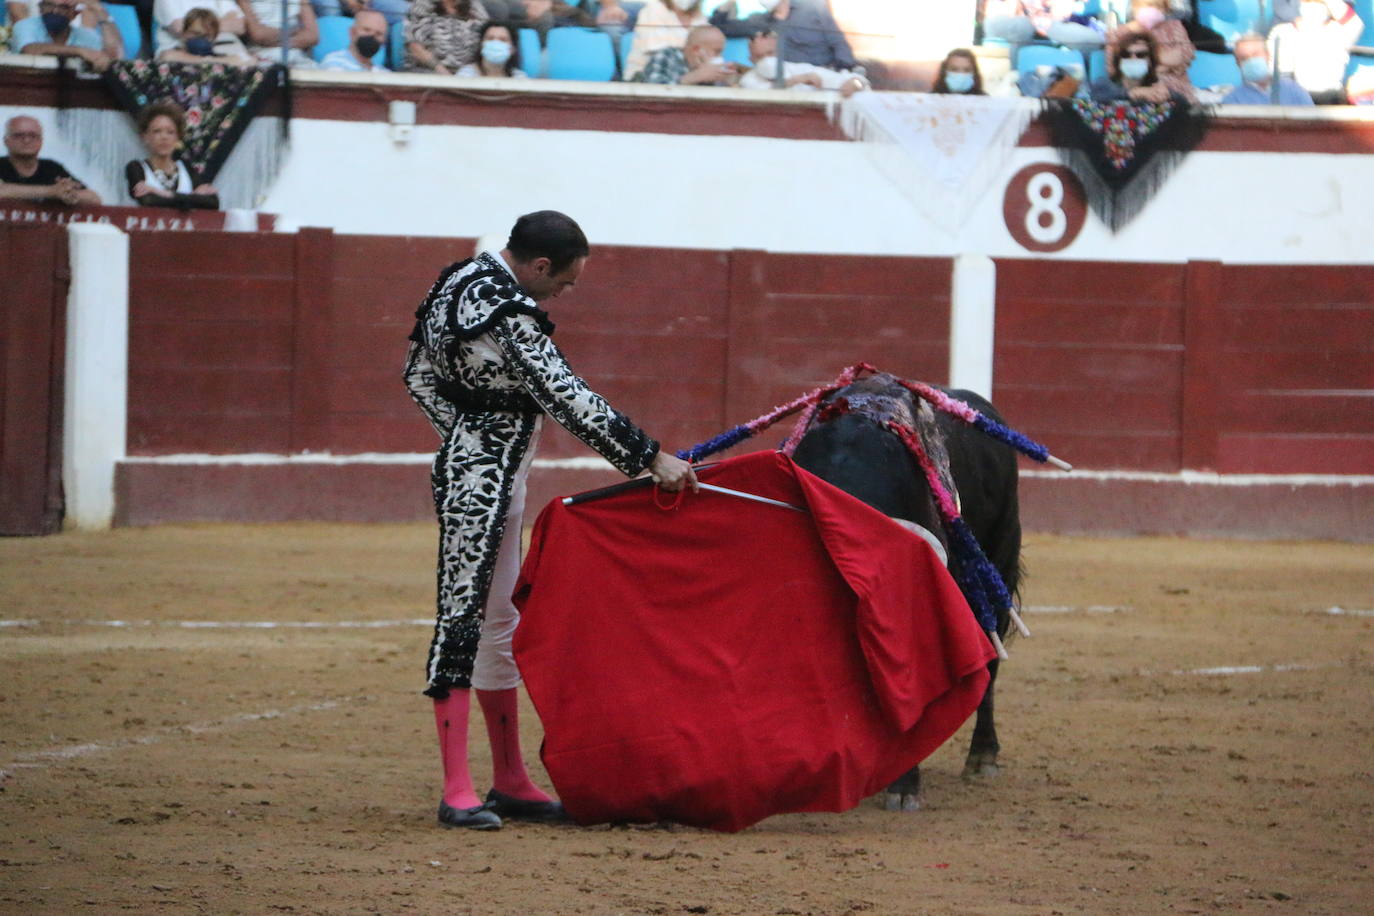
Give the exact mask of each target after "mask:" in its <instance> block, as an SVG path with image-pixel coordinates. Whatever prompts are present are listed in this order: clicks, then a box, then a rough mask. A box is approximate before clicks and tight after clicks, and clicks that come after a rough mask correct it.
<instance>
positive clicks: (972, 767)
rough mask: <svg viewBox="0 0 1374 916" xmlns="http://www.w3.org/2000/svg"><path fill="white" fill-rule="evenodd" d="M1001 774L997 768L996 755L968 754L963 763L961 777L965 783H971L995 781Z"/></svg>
mask: <svg viewBox="0 0 1374 916" xmlns="http://www.w3.org/2000/svg"><path fill="white" fill-rule="evenodd" d="M1001 772H1002V771H1001V769H1000V768H999V767H998V766H997V755H996V754H989V753H981V754H969V755H968V759H967V760H965V761H964V772H963V773H962V774H961V776H962V777H963V779H964V781H965V782H972V781H974V780H978V779H996V778H997V775H998V774H999V773H1001Z"/></svg>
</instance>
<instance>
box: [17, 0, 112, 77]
mask: <svg viewBox="0 0 1374 916" xmlns="http://www.w3.org/2000/svg"><path fill="white" fill-rule="evenodd" d="M92 4H94V7H93V9H94V10H95V11H96V15H97V17H98V18H97V19H96V22H97V23H98V31H97V30H95V29H88V28H84V27H83V26H80V25H78V24H76V23H75V22H73V20H74V19H76V17H77V14H78V13H79V12H80V9H79V4H78V3H77V0H42V2H40V3H39V4H38V13H39V15H37V16H30V17H28V18H27V19H21V20H19V21H18V22H16V23H15V24H14V31H13V32H12V33H11V34H10V50H11V51H13V52H14V53H16V54H50V55H52V56H55V57H79V58H81V59H82V60H84V61H86V63H88V64H90V65H91V69H92V70H95V71H97V72H100V71H103V70H104V69H105V68H106V67H108V66H109V65H110V61H112V60H117V59H118V58H119V57H120V55H122V54H123V53H124V42H123V40H122V39H121V38H120V37H119V29H118V28H117V27H116V26H115V24H114V21H113V20H112V19H110V16H109V14H108V13H106V12H105V8H104V7H103V6H101V5H100V0H87V2H86V6H87V10H88V12H89V11H90V9H92Z"/></svg>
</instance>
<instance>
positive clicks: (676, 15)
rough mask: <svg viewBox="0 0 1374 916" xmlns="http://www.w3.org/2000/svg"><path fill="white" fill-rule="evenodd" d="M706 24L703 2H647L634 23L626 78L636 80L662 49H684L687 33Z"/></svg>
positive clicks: (661, 0)
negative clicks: (702, 8)
mask: <svg viewBox="0 0 1374 916" xmlns="http://www.w3.org/2000/svg"><path fill="white" fill-rule="evenodd" d="M701 25H706V17H705V16H704V15H703V14H702V12H701V0H648V2H647V3H645V4H644V8H643V9H641V10H640V11H639V18H638V19H637V20H635V31H634V36H635V37H634V40H633V41H632V42H631V44H630V53H628V54H626V55H625V67H624V75H625V79H627V80H633V79H635V77H636V76H638V75H639V71H641V70H643V69H644V67H645V65H646V64H648V63H649V55H650V54H652V53H654V52H655V51H657V50H659V49H660V48H679V49H681V48H683V47H685V46H686V44H687V31H688V30H689V29H693V28H696V27H697V26H701Z"/></svg>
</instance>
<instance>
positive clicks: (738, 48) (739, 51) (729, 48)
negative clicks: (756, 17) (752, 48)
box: [722, 38, 754, 67]
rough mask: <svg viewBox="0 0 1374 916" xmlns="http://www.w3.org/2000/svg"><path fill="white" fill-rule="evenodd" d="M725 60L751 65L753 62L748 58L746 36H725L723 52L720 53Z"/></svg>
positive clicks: (747, 40)
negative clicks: (722, 53)
mask: <svg viewBox="0 0 1374 916" xmlns="http://www.w3.org/2000/svg"><path fill="white" fill-rule="evenodd" d="M722 56H723V57H724V58H725V59H726V60H728V61H733V62H734V63H737V64H742V65H744V66H746V67H752V66H753V65H754V62H753V61H752V60H750V59H749V39H747V38H727V39H725V53H724V55H722Z"/></svg>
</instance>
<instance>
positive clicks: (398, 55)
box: [386, 21, 406, 73]
mask: <svg viewBox="0 0 1374 916" xmlns="http://www.w3.org/2000/svg"><path fill="white" fill-rule="evenodd" d="M386 56H387V62H386V65H387V67H389V68H390V69H392V70H395V71H396V72H397V73H399V72H401V71H402V70H404V69H405V68H406V24H405V22H404V21H400V22H393V23H392V24H391V25H390V26H389V27H388V28H387V30H386Z"/></svg>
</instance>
